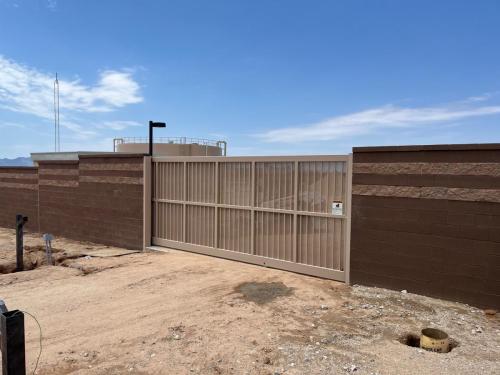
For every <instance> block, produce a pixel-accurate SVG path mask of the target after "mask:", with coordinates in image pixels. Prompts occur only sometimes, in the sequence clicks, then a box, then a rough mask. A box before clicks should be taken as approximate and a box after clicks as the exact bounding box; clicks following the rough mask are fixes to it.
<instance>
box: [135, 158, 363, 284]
mask: <svg viewBox="0 0 500 375" xmlns="http://www.w3.org/2000/svg"><path fill="white" fill-rule="evenodd" d="M315 161H316V162H322V161H324V162H327V161H333V162H335V161H337V162H345V163H346V167H347V171H346V179H347V181H346V187H345V188H346V193H345V195H346V196H345V199H346V202H345V209H346V212H345V213H344V215H342V216H332V215H331V214H329V213H320V212H310V211H298V210H297V201H298V175H299V170H298V164H299V162H315ZM155 162H177V163H179V162H180V163H183V164H184V174H183V178H184V186H183V190H184V192H183V197H184V199H183V200H172V199H160V200H156V199H154V196H153V189H154V186H155V182H154V181H153V173H152V168H153V164H154V163H155ZM189 162H206V163H215V176H214V179H215V187H214V189H215V194H218V184H219V175H218V174H219V163H228V162H251V163H252V168H251V171H252V173H251V180H252V190H251V206H237V205H236V206H235V205H228V204H223V203H219V202H218V201H219V199H218V197H217V196H216V200H215V203H208V202H191V201H187V200H186V198H187V183H186V182H187V173H186V172H187V171H186V169H187V163H189ZM257 162H294V163H295V165H294V202H293V209H292V210H286V209H276V208H266V207H255V163H257ZM352 169H353V156H352V154H346V155H307V156H304V155H299V156H293V155H290V156H232V157H227V156H153V157H151V156H145V157H144V169H143V186H144V191H143V198H144V202H143V247H144V250H159V249H158V248H156V247H155V245H158V246H162V247H167V248H171V249H177V250H182V251H189V252H195V253H199V254H204V255H210V256H215V257H219V258H224V259H230V260H236V261H241V262H245V263H250V264H257V265H261V266H265V267H271V268H277V269H282V270H287V271H292V272H297V273H301V274H306V275H312V276H318V277H322V278H327V279H333V280H337V281H343V282H345V283H346V284H349V283H350V251H351V249H350V242H351V218H352V203H351V202H352V172H353V171H352ZM155 202H165V203H175V204H182V205H183V238H184V239H185V238H186V237H185V230H186V206H187V205H191V206H197V205H198V206H203V207H214V208H215V214H214V232H215V237H214V242H215V243H214V245H215V246H214V247H210V246H204V245H197V244H192V243H188V242H180V241H173V240H168V239H162V238H156V237H153V218H152V214H153V212H154V211H153V209H152V207H153V205H154V204H155ZM219 208H231V209H246V210H248V211H250V213H251V227H250V228H251V248H252V251H254V249H255V234H254V230H255V228H254V227H255V220H254V218H255V211H260V212H272V213H285V214H290V215H293V228H294V231H293V233H294V236H293V248H294V251H293V253H294V254H296V248H297V217H298V215H306V216H319V217H329V218H332V217H334V218H337V219H340V220H345V222H346V224H345V226H346V228H345V233H344V235H345V238H344V270H343V271H341V270H335V269H329V268H324V267H318V266H314V265H309V264H303V263H296V262H291V261H287V260H281V259H275V258H268V257H264V256H260V255H256V254H247V253H243V252H238V251H232V250H226V249H220V248H218V247H217V246H218V221H219V220H218V216H217V213H218V211H219V210H218V209H219Z"/></svg>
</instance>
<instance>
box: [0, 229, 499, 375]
mask: <svg viewBox="0 0 500 375" xmlns="http://www.w3.org/2000/svg"><path fill="white" fill-rule="evenodd" d="M26 244H27V245H28V246H36V245H40V244H41V240H40V239H39V238H36V237H34V236H28V238H27V239H26ZM54 247H55V248H56V250H57V251H59V253H60V254H65V253H67V254H72V256H70V257H68V259H66V260H61V262H60V264H61V265H62V266H42V267H38V266H39V265H40V264H39V263H40V262H41V260H40V259H38V260H37V261H36V262H35V263H36V264H34V267H35V269H33V270H31V271H26V272H20V273H11V274H3V275H0V298H3V299H4V300H5V301H6V303H7V306H8V307H9V308H11V309H14V308H17V309H22V310H25V311H28V312H30V313H32V314H33V315H35V316H36V317H37V319H38V320H39V321H40V324H41V326H42V332H43V338H42V342H43V351H42V355H41V359H40V363H39V366H38V370H37V373H38V374H124V373H131V374H272V375H274V374H346V373H355V374H397V375H401V374H426V373H427V374H431V373H432V374H498V373H500V362H499V361H500V325H499V320H498V317H486V316H485V315H484V313H483V312H482V311H480V310H477V309H475V308H472V307H470V306H467V305H463V304H458V303H451V302H445V301H441V300H437V299H431V298H426V297H422V296H417V295H413V294H411V293H401V292H392V291H387V290H384V289H377V288H366V287H353V288H351V287H347V286H345V285H344V284H342V283H337V282H333V281H327V280H322V279H318V278H313V277H308V276H302V275H297V274H293V273H288V272H284V271H278V270H272V269H266V268H262V267H258V266H253V265H247V264H242V263H237V262H232V261H228V260H222V259H217V258H211V257H207V256H202V255H195V254H190V253H186V252H180V251H174V250H169V251H168V252H149V253H138V254H132V255H126V256H121V257H113V258H98V257H79V256H78V254H79V253H81V251H80V250H81V249H86V250H89V249H90V250H92V249H93V248H95V246H94V245H92V244H82V243H78V242H74V241H69V240H64V239H58V240H56V241H55V243H54ZM101 248H102V246H101ZM13 251H14V234H13V232H12V231H10V230H5V229H0V262H7V260H8V259H9V257H11V254H12V252H13ZM75 254H76V255H75ZM42 259H43V257H42ZM36 267H38V268H36ZM25 319H26V331H27V361H28V369H29V370H30V371H32V370H33V367H34V363H35V360H36V357H37V354H38V350H39V341H38V339H39V336H38V328H37V326H36V324H35V323H34V322H33V320H32V319H31V318H29V317H28V316H27V317H26V318H25ZM427 326H437V327H441V328H442V329H444V330H446V331H447V332H448V333H449V334H450V336H451V337H452V338H453V339H454V340H455V341H454V345H458V346H456V347H455V348H454V349H453V350H452V351H451V352H450V353H448V354H436V353H430V352H425V351H422V350H421V349H418V348H414V347H410V346H406V345H404V344H401V343H400V342H399V341H398V339H400V338H401V337H402V336H404V335H405V334H407V333H418V332H419V330H420V329H422V328H424V327H427Z"/></svg>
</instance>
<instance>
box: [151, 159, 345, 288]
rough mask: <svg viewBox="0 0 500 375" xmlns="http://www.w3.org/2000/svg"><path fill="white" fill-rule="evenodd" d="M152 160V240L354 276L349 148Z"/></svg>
mask: <svg viewBox="0 0 500 375" xmlns="http://www.w3.org/2000/svg"><path fill="white" fill-rule="evenodd" d="M148 159H149V158H148ZM151 168H152V170H151V176H152V183H153V189H152V197H151V199H152V202H153V204H152V206H153V207H152V210H153V220H152V225H151V227H152V228H151V229H152V244H153V245H160V246H166V247H170V248H175V249H180V250H187V251H193V252H197V253H202V254H207V255H213V256H218V257H223V258H228V259H234V260H239V261H243V262H248V263H254V264H260V265H265V266H268V267H273V268H280V269H285V270H289V271H294V272H300V273H305V274H310V275H315V276H320V277H325V278H330V279H335V280H340V281H346V282H349V242H350V217H351V207H350V199H351V193H350V191H351V176H352V157H351V156H349V155H345V156H290V157H288V156H287V157H154V158H153V161H152V166H151ZM148 169H149V168H148ZM145 199H148V200H149V197H148V196H147V198H145ZM334 202H341V203H342V207H337V206H336V207H335V209H334V206H333V205H334Z"/></svg>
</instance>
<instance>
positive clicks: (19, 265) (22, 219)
mask: <svg viewBox="0 0 500 375" xmlns="http://www.w3.org/2000/svg"><path fill="white" fill-rule="evenodd" d="M27 221H28V217H27V216H23V215H21V214H17V215H16V271H17V272H19V271H23V270H24V259H23V236H24V229H23V228H24V224H26V222H27Z"/></svg>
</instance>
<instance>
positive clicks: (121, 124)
mask: <svg viewBox="0 0 500 375" xmlns="http://www.w3.org/2000/svg"><path fill="white" fill-rule="evenodd" d="M138 126H144V128H145V127H146V125H145V124H141V123H140V122H137V121H125V120H117V121H103V122H101V123H99V124H97V125H96V127H97V128H99V129H110V130H124V129H127V128H134V127H138Z"/></svg>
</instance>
